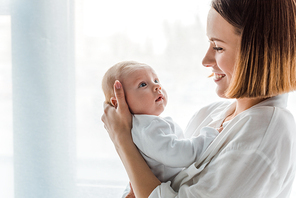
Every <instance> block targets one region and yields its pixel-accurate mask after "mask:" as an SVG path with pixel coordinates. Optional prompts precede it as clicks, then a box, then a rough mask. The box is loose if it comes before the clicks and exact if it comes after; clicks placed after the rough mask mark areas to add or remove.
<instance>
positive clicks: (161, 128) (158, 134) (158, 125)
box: [132, 119, 219, 168]
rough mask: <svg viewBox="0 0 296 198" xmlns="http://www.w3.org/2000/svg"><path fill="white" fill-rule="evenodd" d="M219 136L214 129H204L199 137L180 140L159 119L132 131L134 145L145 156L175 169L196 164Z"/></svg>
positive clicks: (170, 128)
mask: <svg viewBox="0 0 296 198" xmlns="http://www.w3.org/2000/svg"><path fill="white" fill-rule="evenodd" d="M218 134H219V133H218V131H217V130H215V129H214V128H211V127H204V128H203V129H202V130H201V134H200V135H199V136H197V137H193V138H190V139H179V138H178V137H177V135H176V133H175V132H174V131H173V128H172V127H171V126H170V125H169V124H168V123H166V122H164V121H162V120H158V119H154V120H152V121H151V122H150V123H149V125H148V126H145V127H137V128H134V129H133V130H132V136H133V141H134V143H135V144H136V146H137V147H138V148H139V149H140V150H141V151H142V152H143V153H144V154H145V155H147V156H148V157H150V158H152V159H154V160H156V161H158V162H160V163H162V164H164V165H166V166H169V167H175V168H183V167H188V166H189V165H191V164H192V163H194V162H195V161H196V160H197V159H198V158H199V157H200V155H201V154H202V153H203V152H204V151H205V150H206V148H207V147H208V146H209V144H210V143H211V142H212V141H213V140H214V139H215V137H216V136H217V135H218Z"/></svg>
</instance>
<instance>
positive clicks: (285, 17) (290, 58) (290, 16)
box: [212, 0, 296, 98]
mask: <svg viewBox="0 0 296 198" xmlns="http://www.w3.org/2000/svg"><path fill="white" fill-rule="evenodd" d="M212 7H213V8H214V9H215V10H216V11H217V12H218V13H219V14H220V15H221V16H222V17H223V18H224V19H225V20H226V21H228V22H229V23H230V24H231V25H233V26H234V27H235V33H236V34H238V35H241V36H242V39H241V46H240V52H239V57H238V61H237V64H236V66H235V71H234V75H233V77H232V81H231V83H230V86H229V88H228V90H227V91H226V93H225V95H226V97H228V98H243V97H270V96H275V95H278V94H282V93H287V92H290V91H293V90H296V52H295V50H296V24H295V23H296V3H295V0H212Z"/></svg>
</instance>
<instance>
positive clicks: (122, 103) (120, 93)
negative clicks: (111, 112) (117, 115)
mask: <svg viewBox="0 0 296 198" xmlns="http://www.w3.org/2000/svg"><path fill="white" fill-rule="evenodd" d="M114 93H115V97H116V100H117V107H118V109H124V108H128V106H127V103H126V100H125V96H124V90H123V87H122V85H121V83H120V82H119V81H118V80H116V81H115V83H114Z"/></svg>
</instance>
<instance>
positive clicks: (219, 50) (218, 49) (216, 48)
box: [213, 47, 223, 52]
mask: <svg viewBox="0 0 296 198" xmlns="http://www.w3.org/2000/svg"><path fill="white" fill-rule="evenodd" d="M213 49H214V50H216V51H217V52H221V51H223V48H222V47H213Z"/></svg>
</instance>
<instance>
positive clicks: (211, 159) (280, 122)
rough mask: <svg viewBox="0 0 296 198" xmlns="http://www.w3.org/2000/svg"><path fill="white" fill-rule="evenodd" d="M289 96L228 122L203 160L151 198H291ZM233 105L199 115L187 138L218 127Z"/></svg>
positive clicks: (294, 153)
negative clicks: (207, 127)
mask: <svg viewBox="0 0 296 198" xmlns="http://www.w3.org/2000/svg"><path fill="white" fill-rule="evenodd" d="M287 97H288V96H287V94H284V95H279V96H276V97H272V98H269V99H267V100H265V101H263V102H261V103H259V104H257V105H255V106H253V107H251V108H250V109H248V110H246V111H244V112H242V113H240V114H239V115H237V116H236V117H234V118H233V119H232V120H231V121H230V122H228V123H227V125H226V126H225V128H224V129H223V131H222V132H221V133H220V134H219V135H218V137H217V138H216V139H215V140H214V141H213V142H212V144H210V145H209V147H208V148H207V150H206V151H205V152H204V153H203V155H202V156H201V157H200V158H199V159H198V160H197V161H196V162H195V163H194V164H192V165H191V166H190V167H188V168H186V169H184V170H182V171H181V172H180V173H179V174H178V175H177V176H176V177H175V179H174V180H173V181H172V182H166V183H162V184H161V185H159V186H158V187H156V188H155V189H154V191H153V192H152V193H151V195H150V196H149V197H150V198H159V197H161V198H172V197H180V198H186V197H197V198H198V197H202V198H207V197H208V198H287V197H289V194H290V191H291V187H292V183H293V180H294V175H295V157H296V145H295V140H296V128H295V127H296V126H295V121H294V118H293V116H292V114H291V113H290V112H289V111H288V110H287V109H286V104H287ZM234 107H235V102H234V103H230V102H219V103H214V104H212V105H209V106H207V107H205V108H203V109H201V110H200V111H199V112H197V113H196V114H195V115H194V116H193V118H192V119H191V121H190V123H189V125H188V127H187V130H186V131H185V136H186V137H192V136H196V135H198V134H199V132H200V130H201V128H202V127H204V126H212V127H218V126H220V125H221V123H222V122H223V119H224V118H225V117H226V116H227V115H228V114H229V113H230V112H232V111H233V110H234Z"/></svg>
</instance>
